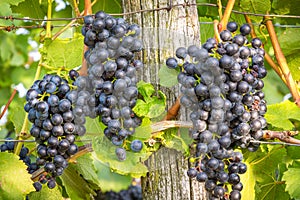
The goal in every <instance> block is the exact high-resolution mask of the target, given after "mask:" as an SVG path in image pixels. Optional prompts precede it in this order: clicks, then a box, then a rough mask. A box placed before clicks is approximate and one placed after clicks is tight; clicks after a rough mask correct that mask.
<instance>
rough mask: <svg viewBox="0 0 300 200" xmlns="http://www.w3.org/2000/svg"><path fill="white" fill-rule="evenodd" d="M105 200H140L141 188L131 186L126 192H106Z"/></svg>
mask: <svg viewBox="0 0 300 200" xmlns="http://www.w3.org/2000/svg"><path fill="white" fill-rule="evenodd" d="M103 199H105V200H142V199H143V196H142V188H141V187H140V186H133V185H131V186H130V187H129V188H128V189H127V190H121V191H120V192H113V191H110V192H106V193H105V198H103Z"/></svg>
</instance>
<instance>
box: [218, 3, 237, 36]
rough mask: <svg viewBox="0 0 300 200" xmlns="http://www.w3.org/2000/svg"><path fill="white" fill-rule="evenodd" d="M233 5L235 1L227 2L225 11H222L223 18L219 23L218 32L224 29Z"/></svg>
mask: <svg viewBox="0 0 300 200" xmlns="http://www.w3.org/2000/svg"><path fill="white" fill-rule="evenodd" d="M234 3H235V0H228V2H227V5H226V8H225V11H224V15H223V18H222V20H221V21H220V24H221V26H220V29H219V32H221V31H223V30H225V29H226V25H227V23H228V19H229V17H230V14H231V12H232V8H233V6H234Z"/></svg>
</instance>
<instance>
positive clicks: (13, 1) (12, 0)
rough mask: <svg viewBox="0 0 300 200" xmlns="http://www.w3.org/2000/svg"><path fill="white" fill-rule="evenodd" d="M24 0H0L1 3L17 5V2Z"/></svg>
mask: <svg viewBox="0 0 300 200" xmlns="http://www.w3.org/2000/svg"><path fill="white" fill-rule="evenodd" d="M23 1H25V0H1V3H9V4H10V5H15V6H17V5H18V4H19V3H21V2H23Z"/></svg>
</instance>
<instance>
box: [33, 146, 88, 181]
mask: <svg viewBox="0 0 300 200" xmlns="http://www.w3.org/2000/svg"><path fill="white" fill-rule="evenodd" d="M92 151H93V148H92V145H91V144H90V143H89V144H87V145H84V146H80V147H78V152H77V153H76V154H74V155H73V156H71V157H70V158H69V159H68V162H72V163H73V162H75V161H76V159H77V158H79V157H80V156H83V155H85V154H86V153H89V152H92ZM42 174H47V172H45V169H44V167H41V168H40V169H38V170H36V171H35V172H34V173H33V174H32V176H31V180H33V181H38V180H39V177H40V175H42Z"/></svg>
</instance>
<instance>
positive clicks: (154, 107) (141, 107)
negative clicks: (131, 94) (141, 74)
mask: <svg viewBox="0 0 300 200" xmlns="http://www.w3.org/2000/svg"><path fill="white" fill-rule="evenodd" d="M137 86H138V91H139V93H140V94H141V95H142V96H143V100H142V99H138V100H137V102H136V105H135V106H134V108H133V109H132V110H133V111H134V113H135V114H136V115H137V116H139V117H149V118H156V117H159V116H161V115H162V114H163V113H164V112H165V108H166V95H165V94H164V93H163V92H162V91H160V90H158V91H157V93H158V96H154V95H153V93H154V92H155V90H154V87H153V85H152V84H150V83H145V82H144V81H140V82H139V83H138V84H137Z"/></svg>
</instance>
